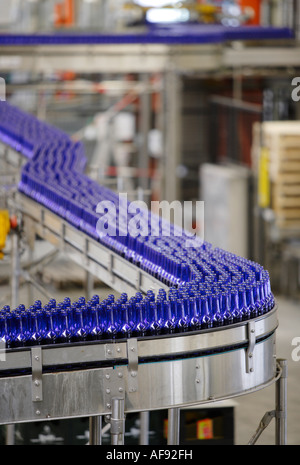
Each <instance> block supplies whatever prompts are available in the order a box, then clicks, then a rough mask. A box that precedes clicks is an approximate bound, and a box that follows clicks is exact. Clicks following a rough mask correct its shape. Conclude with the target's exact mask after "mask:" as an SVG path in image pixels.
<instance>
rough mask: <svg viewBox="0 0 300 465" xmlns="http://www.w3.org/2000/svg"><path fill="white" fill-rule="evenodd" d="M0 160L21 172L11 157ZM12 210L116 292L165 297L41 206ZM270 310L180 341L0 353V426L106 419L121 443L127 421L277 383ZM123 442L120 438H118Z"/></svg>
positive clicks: (108, 342)
mask: <svg viewBox="0 0 300 465" xmlns="http://www.w3.org/2000/svg"><path fill="white" fill-rule="evenodd" d="M0 156H1V157H2V158H4V159H5V160H6V161H9V162H10V164H12V165H14V166H15V167H21V164H22V161H21V156H20V155H19V154H18V153H17V152H15V151H14V150H11V149H7V148H5V149H2V150H0ZM12 202H13V207H14V209H16V210H18V211H19V212H21V213H22V215H23V218H24V220H25V223H26V222H27V226H28V228H29V229H31V230H32V231H34V232H35V234H38V235H39V236H41V237H42V238H44V239H45V240H47V241H49V242H50V243H52V244H53V245H54V246H56V247H57V248H59V249H61V250H63V251H65V252H66V253H68V255H69V256H70V257H71V258H72V259H74V260H75V261H77V263H79V264H80V265H81V266H83V267H84V268H86V269H87V270H88V271H89V272H91V273H92V274H95V275H97V276H98V277H99V278H100V279H102V280H103V281H104V282H106V283H107V284H108V285H109V286H111V287H112V288H113V289H115V290H119V291H122V292H124V291H125V292H126V291H127V290H128V291H130V292H132V291H137V290H143V291H147V290H149V289H152V290H159V289H161V288H162V287H165V288H166V289H167V287H168V286H166V285H165V286H164V285H163V283H162V282H161V281H160V280H157V279H156V278H155V277H154V276H152V275H151V274H150V273H148V272H146V271H143V270H142V269H140V268H139V267H137V266H135V265H134V264H132V263H130V262H129V261H128V260H125V259H123V257H122V256H120V255H117V254H116V253H114V252H113V251H111V250H109V249H108V248H106V247H105V246H103V245H101V244H100V243H98V242H97V241H95V240H94V239H93V238H91V237H89V236H88V235H86V234H85V233H83V232H81V231H79V230H77V229H76V228H74V227H73V226H72V225H70V224H68V223H67V222H66V221H64V220H63V219H62V218H60V217H59V216H58V215H56V214H55V213H53V212H51V211H50V210H48V209H47V208H46V207H45V206H43V205H41V204H38V203H37V202H35V201H34V200H32V199H29V198H28V197H26V196H25V195H22V194H20V193H17V194H16V196H15V197H14V198H13V200H12ZM277 325H278V321H277V309H276V307H275V308H274V309H273V310H271V311H267V313H265V314H263V315H261V316H260V317H257V318H251V319H249V320H246V321H242V322H239V323H235V324H230V325H229V326H227V327H226V326H222V327H219V328H216V327H214V328H211V329H207V330H205V329H201V330H200V331H191V330H190V331H187V332H186V333H180V334H178V333H177V334H176V333H175V334H169V335H159V336H151V337H142V338H138V337H137V338H136V337H133V338H128V339H114V340H113V339H103V340H101V341H97V342H95V341H90V342H88V341H84V342H79V343H70V344H61V345H59V344H57V345H56V344H54V345H48V346H47V345H45V346H38V345H37V346H29V347H21V348H15V349H7V350H5V348H4V350H3V352H2V353H1V360H2V361H1V362H0V392H1V397H0V411H1V415H0V424H13V423H22V422H31V421H37V420H38V421H42V420H53V419H62V418H75V417H76V418H78V417H86V416H90V417H96V416H103V415H105V416H108V417H109V419H110V422H111V434H112V442H113V443H119V442H118V441H121V443H122V436H123V440H124V415H125V414H126V413H129V412H143V411H150V410H155V409H165V408H168V409H170V410H172V409H178V408H180V407H182V406H187V405H193V404H199V403H207V402H212V401H215V400H221V399H226V398H230V397H233V396H238V395H242V394H245V393H249V392H252V391H254V390H257V389H261V388H263V387H265V386H267V385H269V384H271V383H272V382H274V381H275V380H276V379H277V378H278V368H277V366H276V354H275V333H276V329H277ZM120 436H121V439H120Z"/></svg>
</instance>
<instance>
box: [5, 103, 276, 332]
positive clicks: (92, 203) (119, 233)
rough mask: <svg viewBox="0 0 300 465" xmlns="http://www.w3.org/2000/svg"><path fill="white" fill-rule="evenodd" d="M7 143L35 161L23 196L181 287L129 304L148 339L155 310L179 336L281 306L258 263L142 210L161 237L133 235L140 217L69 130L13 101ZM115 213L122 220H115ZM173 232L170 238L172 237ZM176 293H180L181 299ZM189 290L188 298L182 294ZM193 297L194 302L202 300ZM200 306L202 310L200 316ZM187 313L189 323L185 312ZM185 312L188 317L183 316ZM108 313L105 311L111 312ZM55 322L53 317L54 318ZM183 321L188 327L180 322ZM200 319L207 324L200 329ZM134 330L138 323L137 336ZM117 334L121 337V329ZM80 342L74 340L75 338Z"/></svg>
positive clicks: (24, 176) (26, 171)
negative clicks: (99, 177)
mask: <svg viewBox="0 0 300 465" xmlns="http://www.w3.org/2000/svg"><path fill="white" fill-rule="evenodd" d="M0 140H2V142H4V143H5V144H7V145H9V146H11V147H12V148H14V149H15V150H17V151H19V152H20V153H22V154H23V155H24V156H25V157H27V158H28V161H27V163H26V164H25V166H24V167H23V168H22V172H21V181H20V184H19V190H20V191H21V192H23V193H24V194H25V195H27V196H29V197H31V198H32V199H34V200H35V201H36V202H38V203H40V204H42V205H44V206H45V207H47V208H48V209H50V210H51V211H53V212H54V213H55V214H57V215H59V216H60V217H62V218H64V220H66V221H67V222H68V223H70V224H71V225H73V226H74V227H75V228H77V229H78V230H80V231H82V232H84V233H85V234H87V235H89V236H90V237H92V238H93V239H95V240H97V241H99V242H101V243H102V244H103V245H105V246H106V247H108V248H110V249H112V250H113V251H114V252H116V253H118V254H119V255H121V256H122V257H124V258H125V259H126V260H128V261H130V262H132V263H134V264H135V265H136V266H138V267H140V268H141V269H142V270H145V271H146V272H147V273H149V274H151V275H152V276H154V277H155V278H157V279H158V280H160V281H161V282H163V283H164V284H166V285H167V286H169V287H171V288H172V289H173V290H172V293H171V294H170V296H169V297H168V299H165V300H164V303H162V301H161V296H159V297H160V299H159V300H157V299H155V301H154V302H153V301H151V305H150V303H148V302H147V300H144V299H143V300H142V301H141V302H137V303H136V304H137V305H134V306H133V307H132V302H131V301H128V302H123V303H122V305H124V306H125V307H124V308H123V307H122V308H123V309H124V310H125V314H126V312H127V313H128V312H131V315H133V314H134V315H135V318H136V324H137V325H140V326H139V328H140V333H141V334H142V330H141V328H142V326H143V325H146V330H145V334H147V332H149V331H150V329H149V328H148V326H147V324H146V321H148V320H147V319H146V320H145V319H143V320H142V319H140V318H141V315H142V314H144V313H145V312H146V311H147V312H148V313H149V312H150V310H151V311H152V313H153V314H157V315H158V314H159V315H161V314H163V313H164V314H167V313H170V312H171V315H172V317H170V318H169V319H168V325H169V328H170V330H171V328H173V327H175V331H178V330H179V328H182V329H184V328H185V327H188V328H189V329H190V328H191V327H199V328H204V326H205V324H206V326H209V325H210V324H216V322H217V321H221V322H222V324H231V323H233V322H236V321H239V320H240V319H241V318H242V319H247V318H252V317H254V316H257V315H259V314H261V312H263V313H264V312H265V311H266V310H267V309H269V308H270V307H271V306H272V305H274V299H273V296H272V292H271V287H270V281H269V276H268V273H267V272H266V271H265V270H264V269H263V267H261V266H260V265H259V264H257V263H255V262H252V261H250V260H247V259H245V258H242V257H238V256H236V255H235V254H232V253H229V252H226V251H224V250H222V249H218V248H213V247H212V245H211V244H209V243H208V242H206V241H203V242H202V243H199V241H198V239H197V238H196V239H195V242H194V243H192V244H191V243H189V246H187V242H186V241H187V239H190V238H188V237H187V236H186V234H185V232H184V231H181V230H180V232H181V234H178V228H175V227H174V226H170V225H168V224H167V223H166V222H165V221H163V220H161V218H159V217H158V216H154V215H153V214H152V213H151V212H148V211H145V212H143V213H142V216H141V222H142V223H143V224H144V225H148V226H149V230H150V231H152V229H153V226H154V230H155V231H156V232H157V234H155V235H152V234H149V235H147V236H144V235H142V234H140V235H137V236H133V235H131V234H129V233H128V231H127V227H128V224H129V222H130V219H132V217H133V214H130V213H129V209H128V207H129V203H128V202H127V203H126V202H125V203H122V204H121V205H120V203H119V197H118V195H117V194H116V193H115V192H112V191H111V190H110V189H108V188H106V187H103V186H100V185H99V184H97V183H96V182H94V181H93V180H91V179H90V178H88V177H87V176H86V175H85V174H84V170H85V166H86V157H85V154H84V149H83V146H82V144H81V143H75V142H73V141H72V140H71V139H70V138H69V136H68V135H66V134H65V133H64V132H62V131H60V130H58V129H56V128H53V127H52V126H50V125H48V124H46V123H44V122H41V121H39V120H38V119H36V118H35V117H33V116H31V115H28V114H25V113H24V112H22V111H20V110H18V109H16V108H14V107H12V106H11V105H9V104H8V103H6V102H0ZM99 202H110V204H112V205H114V207H115V209H114V211H113V212H111V215H112V216H109V215H110V214H108V216H106V218H105V219H104V216H103V215H101V214H100V213H97V205H98V203H99ZM108 213H109V212H108ZM114 213H116V218H114V217H113V214H114ZM113 220H116V234H115V235H113V236H111V235H107V234H99V230H98V229H97V225H99V224H100V226H101V227H103V225H104V223H105V221H108V223H110V222H111V223H113ZM108 226H111V225H109V224H108ZM150 226H151V228H150ZM124 231H125V232H124ZM166 231H167V233H168V234H165V232H166ZM174 289H177V291H178V292H179V293H180V294H179V295H177V297H175V296H176V294H175V291H174ZM183 291H184V292H185V294H183V295H182V292H183ZM199 292H200V296H201V299H204V296H205V298H206V300H207V302H206V303H203V312H204V310H205V309H206V310H207V312H206V313H205V315H206V317H205V318H204V317H203V318H204V320H205V319H206V320H207V321H206V323H205V324H204V320H203V319H202V320H201V318H200V317H199V315H200V313H201V312H200V307H201V308H202V303H201V305H200V303H199V302H200V300H201V299H200V296H199V294H197V293H199ZM237 295H238V297H237ZM187 296H189V297H187ZM216 298H217V299H218V302H219V303H218V305H219V307H220V313H221V314H222V318H221V317H220V315H219V312H217V311H216V312H215V313H216V316H215V319H213V311H212V308H213V306H214V308H216V306H217V303H216ZM189 299H194V300H195V302H196V303H195V302H194V303H193V302H192V301H189ZM199 299H200V300H199ZM246 300H247V302H248V304H247V307H246V305H245V301H246ZM252 300H253V302H252ZM267 300H268V303H266V301H267ZM165 302H166V303H165ZM201 302H202V300H201ZM213 302H214V305H213ZM250 302H252V303H251V304H250ZM270 302H271V303H270ZM99 305H100V304H99ZM101 305H103V304H101ZM105 305H106V304H105ZM116 305H117V308H118V310H117V309H116ZM250 305H251V306H252V307H255V306H256V307H255V310H254V309H252V310H251V311H248V310H249V308H250V307H249V306H250ZM196 307H197V311H198V313H197V314H195V315H194V316H193V317H192V314H193V311H194V310H195V308H196ZM252 307H251V308H252ZM192 308H193V309H194V310H192ZM225 309H226V311H225ZM247 309H248V310H247ZM206 310H205V311H206ZM109 311H110V313H111V316H112V317H113V318H116V317H115V314H116V313H117V314H122V315H123V313H124V312H123V313H122V312H120V309H119V304H116V303H111V305H110V307H109ZM187 311H188V313H189V318H188V317H187V315H186V314H185V316H183V313H182V312H187ZM201 311H202V310H201ZM180 312H181V313H182V318H179V316H178V315H179V314H180ZM108 313H109V312H108V311H105V314H108ZM84 315H85V313H84ZM139 315H140V316H139ZM176 315H177V316H176ZM207 315H209V318H208V316H207ZM230 315H231V316H230ZM64 316H66V315H64ZM67 316H68V317H69V316H70V315H69V314H68V315H67ZM73 316H74V318H75V317H76V318H77V319H79V313H76V312H75V314H74V315H73ZM14 317H17V314H15V313H14ZM47 318H48V320H49V318H50V315H49V314H48V313H47ZM199 318H200V320H201V321H200V323H199V321H198V320H199ZM48 320H47V321H48ZM208 320H209V321H208ZM17 321H19V323H20V324H21V322H22V320H19V319H17ZM43 321H44V320H43ZM49 321H51V319H50V320H49ZM72 321H73V320H72ZM76 321H77V320H76ZM105 321H106V320H105ZM117 321H118V320H117ZM142 321H144V323H142ZM153 321H155V324H154V326H155V327H157V331H164V330H165V329H161V324H160V323H159V321H160V322H162V321H164V320H163V318H162V317H161V316H160V317H159V318H158V317H157V318H155V319H154V320H153ZM179 321H180V322H181V323H178V322H179ZM196 321H198V323H199V324H196ZM213 321H214V323H213ZM174 325H175V326H174ZM197 325H198V326H197ZM203 325H204V326H203ZM125 327H126V325H125V326H124V328H125ZM107 328H110V329H107ZM113 328H119V326H118V324H116V322H115V320H114V324H111V326H108V327H105V330H104V333H105V334H109V333H110V332H111V333H112V334H113V335H115V330H113ZM132 328H133V326H132V324H131V325H130V331H129V333H130V334H131V333H132V331H133V330H132ZM102 329H103V328H102ZM152 329H153V328H152ZM116 331H117V333H118V334H119V333H120V331H119V329H116ZM134 331H137V329H135V330H134ZM151 331H152V330H151ZM151 331H150V332H151ZM72 338H73V339H74V335H72Z"/></svg>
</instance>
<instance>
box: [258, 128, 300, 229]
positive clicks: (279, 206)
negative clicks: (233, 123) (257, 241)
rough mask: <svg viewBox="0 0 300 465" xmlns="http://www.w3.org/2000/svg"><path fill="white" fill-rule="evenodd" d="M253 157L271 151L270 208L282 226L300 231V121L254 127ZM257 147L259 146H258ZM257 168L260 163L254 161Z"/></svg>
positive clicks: (269, 154) (269, 155)
mask: <svg viewBox="0 0 300 465" xmlns="http://www.w3.org/2000/svg"><path fill="white" fill-rule="evenodd" d="M253 142H254V148H253V150H252V154H253V156H256V157H259V153H260V151H261V148H262V146H264V147H265V148H266V149H267V151H268V157H269V170H268V171H269V182H270V185H271V205H270V207H271V208H272V209H273V211H274V213H275V218H276V222H277V223H278V225H280V227H285V228H292V229H294V228H298V229H299V228H300V121H284V122H266V123H262V124H256V126H255V127H254V128H253ZM258 144H259V145H260V146H259V147H258ZM255 166H257V167H259V163H258V162H257V160H255Z"/></svg>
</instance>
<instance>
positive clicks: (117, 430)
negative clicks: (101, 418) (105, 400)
mask: <svg viewBox="0 0 300 465" xmlns="http://www.w3.org/2000/svg"><path fill="white" fill-rule="evenodd" d="M124 410H125V401H124V399H122V398H118V397H114V398H113V399H112V401H111V418H110V423H111V429H110V433H111V444H112V445H113V446H118V445H119V446H122V445H124V436H125V413H124Z"/></svg>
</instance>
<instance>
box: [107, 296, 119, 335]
mask: <svg viewBox="0 0 300 465" xmlns="http://www.w3.org/2000/svg"><path fill="white" fill-rule="evenodd" d="M116 316H117V315H116V308H115V307H114V304H110V305H107V306H106V308H105V321H106V331H105V336H106V337H107V338H110V339H115V338H116V337H117V334H118V326H117V321H116Z"/></svg>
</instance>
